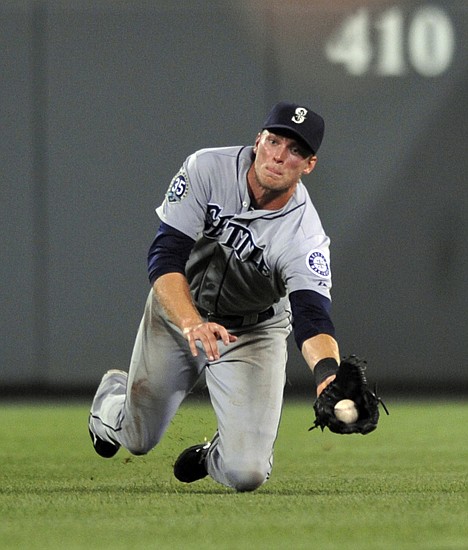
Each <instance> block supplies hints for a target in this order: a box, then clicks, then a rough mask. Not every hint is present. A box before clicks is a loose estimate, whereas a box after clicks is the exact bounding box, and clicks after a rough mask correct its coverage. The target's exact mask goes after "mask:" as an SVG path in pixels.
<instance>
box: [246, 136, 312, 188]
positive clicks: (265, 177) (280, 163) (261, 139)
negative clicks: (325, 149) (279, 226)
mask: <svg viewBox="0 0 468 550" xmlns="http://www.w3.org/2000/svg"><path fill="white" fill-rule="evenodd" d="M254 153H255V154H256V157H255V162H254V168H255V175H256V180H257V183H258V185H259V186H260V187H262V188H263V189H264V190H269V191H288V190H290V189H294V188H295V187H296V184H297V182H298V181H299V179H300V178H301V176H302V175H303V174H309V173H310V172H312V170H313V169H314V167H315V164H316V162H317V157H316V156H312V155H309V156H306V153H305V152H304V149H303V148H302V147H301V146H300V144H299V143H298V142H297V141H296V140H294V139H292V138H289V137H285V136H280V135H278V134H275V133H273V132H270V131H269V130H264V131H263V132H262V133H261V134H259V135H258V136H257V139H256V140H255V146H254Z"/></svg>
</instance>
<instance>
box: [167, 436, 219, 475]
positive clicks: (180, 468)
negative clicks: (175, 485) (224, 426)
mask: <svg viewBox="0 0 468 550" xmlns="http://www.w3.org/2000/svg"><path fill="white" fill-rule="evenodd" d="M210 447H211V442H210V441H208V443H202V444H200V445H193V447H189V448H188V449H185V451H183V452H182V453H181V454H180V455H179V458H178V459H177V460H176V461H175V464H174V475H175V477H176V478H177V479H178V480H179V481H182V482H184V483H192V482H193V481H198V480H199V479H203V478H204V477H206V476H207V475H208V472H207V471H206V455H207V453H208V449H209V448H210Z"/></svg>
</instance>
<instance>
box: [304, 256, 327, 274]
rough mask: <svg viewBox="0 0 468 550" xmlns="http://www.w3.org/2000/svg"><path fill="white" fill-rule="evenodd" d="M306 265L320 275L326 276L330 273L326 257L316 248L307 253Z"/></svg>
mask: <svg viewBox="0 0 468 550" xmlns="http://www.w3.org/2000/svg"><path fill="white" fill-rule="evenodd" d="M306 263H307V267H308V268H309V269H310V270H311V271H312V273H315V274H316V275H319V276H320V277H328V276H329V275H330V268H329V267H328V263H327V259H326V258H325V256H324V255H323V254H322V253H321V252H319V251H318V250H312V252H309V254H307V259H306Z"/></svg>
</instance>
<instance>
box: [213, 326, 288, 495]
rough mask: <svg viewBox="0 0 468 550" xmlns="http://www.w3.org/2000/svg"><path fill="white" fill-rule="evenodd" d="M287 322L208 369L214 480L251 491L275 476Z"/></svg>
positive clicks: (246, 337) (252, 337) (252, 336)
mask: <svg viewBox="0 0 468 550" xmlns="http://www.w3.org/2000/svg"><path fill="white" fill-rule="evenodd" d="M289 332H290V325H289V318H286V317H283V318H282V319H280V320H276V321H274V322H271V321H269V322H267V323H266V324H263V326H261V327H259V328H258V329H256V330H255V331H254V332H251V333H245V334H241V335H239V338H238V340H237V342H235V343H234V344H231V345H230V347H228V348H227V349H226V351H225V353H224V354H223V356H222V358H221V360H220V361H218V362H214V363H212V364H211V365H210V366H209V367H208V368H207V370H206V380H207V385H208V388H209V391H210V397H211V400H212V403H213V407H214V410H215V413H216V416H217V420H218V431H217V435H216V436H215V438H214V440H213V443H212V445H211V447H210V449H209V450H208V452H207V457H206V468H207V471H208V473H209V474H210V475H211V477H212V478H213V479H215V480H216V481H218V482H219V483H222V484H224V485H227V486H229V487H233V488H234V489H236V490H238V491H251V490H254V489H256V488H257V487H259V486H260V485H261V484H262V483H264V482H265V481H266V480H267V479H268V477H269V475H270V472H271V468H272V463H273V446H274V443H275V440H276V436H277V432H278V426H279V421H280V416H281V409H282V404H283V391H284V383H285V367H286V359H287V343H286V338H287V336H288V334H289Z"/></svg>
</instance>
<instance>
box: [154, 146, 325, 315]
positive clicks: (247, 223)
mask: <svg viewBox="0 0 468 550" xmlns="http://www.w3.org/2000/svg"><path fill="white" fill-rule="evenodd" d="M253 159H254V155H253V148H252V147H224V148H216V149H203V150H201V151H198V152H196V153H194V154H193V155H191V156H189V157H188V158H187V159H186V161H185V162H184V163H183V165H182V167H181V169H180V171H179V172H178V173H177V174H176V176H175V177H174V178H173V180H172V181H171V184H170V186H169V188H168V191H167V193H166V196H165V200H164V202H163V204H162V205H161V206H160V207H159V208H157V209H156V212H157V214H158V216H159V217H160V219H161V220H162V221H163V222H164V223H166V224H168V225H170V226H172V227H174V228H175V229H177V230H179V231H181V232H182V233H184V234H186V235H188V236H189V237H191V238H192V239H194V240H195V241H196V244H195V246H194V248H193V250H192V252H191V255H190V258H189V261H188V263H187V267H186V273H187V278H188V281H189V284H190V288H191V291H192V294H193V297H194V299H195V302H196V304H197V306H198V307H199V308H201V309H202V310H205V311H207V312H210V313H212V314H214V315H216V316H223V315H248V314H251V313H259V312H262V311H264V310H266V309H268V308H269V307H270V306H272V305H273V304H276V306H275V307H276V308H277V309H278V310H280V309H283V308H284V304H285V300H286V299H287V294H288V293H290V292H293V291H296V290H313V291H315V292H318V293H319V294H321V295H323V296H325V297H326V298H330V288H331V272H330V258H329V238H328V237H327V236H326V235H325V232H324V230H323V227H322V224H321V221H320V219H319V216H318V214H317V211H316V209H315V207H314V206H313V204H312V202H311V200H310V197H309V194H308V192H307V190H306V188H305V186H304V185H303V183H302V182H299V185H298V186H297V189H296V191H295V193H294V195H293V197H292V198H291V200H290V201H289V202H288V203H287V204H286V206H284V207H283V208H281V209H280V210H275V211H271V210H254V209H252V208H251V205H250V197H249V193H248V189H247V172H248V170H249V168H250V166H251V164H252V162H253Z"/></svg>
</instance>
